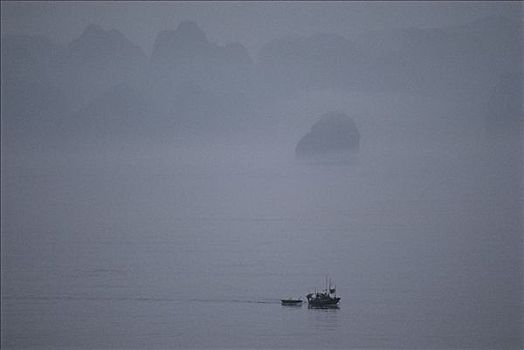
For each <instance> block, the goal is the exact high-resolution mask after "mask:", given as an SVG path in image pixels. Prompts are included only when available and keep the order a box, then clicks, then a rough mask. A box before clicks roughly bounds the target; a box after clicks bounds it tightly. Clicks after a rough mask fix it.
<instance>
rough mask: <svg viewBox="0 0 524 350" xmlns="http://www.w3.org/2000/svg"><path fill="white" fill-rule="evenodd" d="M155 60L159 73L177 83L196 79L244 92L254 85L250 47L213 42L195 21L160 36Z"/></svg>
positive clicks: (215, 87)
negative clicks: (248, 49) (252, 81)
mask: <svg viewBox="0 0 524 350" xmlns="http://www.w3.org/2000/svg"><path fill="white" fill-rule="evenodd" d="M151 62H152V63H153V66H154V67H155V71H156V73H157V75H159V76H161V77H167V78H169V79H170V81H171V82H173V81H174V82H175V85H176V84H178V83H182V82H185V81H193V82H195V83H196V84H198V85H201V86H205V87H206V88H207V89H210V90H213V91H223V92H244V93H245V92H246V90H247V89H249V88H250V83H251V74H252V73H251V70H252V62H251V58H250V57H249V54H248V52H247V50H246V48H245V47H244V46H242V45H241V44H229V45H225V46H221V45H217V44H215V43H212V42H210V41H209V40H208V39H207V37H206V35H205V33H204V32H203V31H202V29H200V27H199V26H198V25H197V24H196V23H194V22H191V21H184V22H182V23H181V24H180V25H179V26H178V28H177V29H176V30H167V31H164V32H162V33H160V34H159V35H158V36H157V38H156V40H155V44H154V46H153V53H152V56H151Z"/></svg>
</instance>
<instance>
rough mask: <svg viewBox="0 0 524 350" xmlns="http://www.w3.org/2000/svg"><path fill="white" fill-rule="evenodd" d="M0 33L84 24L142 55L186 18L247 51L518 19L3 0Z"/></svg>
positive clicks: (423, 5)
mask: <svg viewBox="0 0 524 350" xmlns="http://www.w3.org/2000/svg"><path fill="white" fill-rule="evenodd" d="M1 6H2V33H3V34H5V33H26V34H41V35H45V36H47V37H49V38H51V39H53V40H55V41H57V42H59V43H68V42H69V41H71V40H72V39H74V38H75V37H77V36H79V35H80V33H81V32H82V31H83V29H84V28H85V26H86V25H88V24H90V23H94V24H99V25H101V26H102V27H103V28H105V29H112V28H115V29H118V30H120V31H122V32H123V33H124V34H125V35H126V36H127V37H128V38H129V39H131V40H132V41H133V42H135V43H136V44H138V45H140V46H141V47H142V48H143V49H144V50H145V51H146V53H148V54H149V53H150V51H151V47H152V44H153V42H154V38H155V37H156V35H157V34H158V32H159V31H161V30H165V29H173V28H175V27H176V26H177V25H178V24H179V23H180V22H181V21H182V20H194V21H197V22H198V24H199V25H200V26H201V27H202V28H203V29H204V30H205V31H206V33H207V34H208V36H209V38H210V39H212V40H214V41H218V42H220V43H227V42H232V41H240V42H241V43H243V44H244V45H245V46H246V47H247V48H248V49H249V50H250V51H251V52H253V51H255V50H257V49H259V48H260V46H261V45H263V44H264V43H265V42H267V41H268V40H270V39H274V38H277V37H281V36H283V35H290V34H311V33H316V32H334V33H339V34H342V35H345V36H348V37H351V36H352V35H356V34H358V33H359V32H362V31H366V30H370V29H371V30H372V29H381V28H388V27H410V26H414V27H438V26H445V25H456V24H461V23H465V22H469V21H472V20H475V19H478V18H481V17H485V16H489V15H502V16H507V17H512V18H522V17H523V16H522V6H521V3H520V2H512V3H509V2H506V3H503V2H460V3H457V2H322V3H320V2H205V1H204V2H154V1H149V2H145V1H144V2H116V1H115V2H95V1H85V2H81V1H75V2H66V1H63V2H62V1H60V2H40V1H37V2H5V1H2V5H1Z"/></svg>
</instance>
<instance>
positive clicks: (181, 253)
mask: <svg viewBox="0 0 524 350" xmlns="http://www.w3.org/2000/svg"><path fill="white" fill-rule="evenodd" d="M363 157H364V159H362V158H361V159H360V160H359V161H357V162H355V163H352V164H345V163H331V164H318V163H317V164H311V163H309V164H308V163H298V162H296V161H294V160H293V159H292V158H290V157H287V156H283V157H281V159H279V160H278V161H277V160H275V161H273V162H265V161H264V160H260V161H259V160H256V159H245V158H244V159H239V160H235V159H234V157H231V158H229V159H225V160H224V159H218V160H217V159H215V160H210V159H211V158H210V157H207V156H202V157H200V158H199V157H195V156H190V157H186V158H184V159H180V158H179V159H174V161H173V164H170V162H157V163H155V164H153V165H151V164H141V163H140V162H129V161H122V162H120V163H118V162H116V163H107V164H102V165H100V164H98V163H97V165H95V163H86V164H80V165H71V164H63V163H60V164H58V165H56V164H45V163H44V162H41V163H39V164H38V165H33V166H31V165H24V166H17V167H12V168H9V170H10V171H6V172H5V173H4V174H3V181H2V186H3V192H2V199H3V203H2V211H3V215H2V220H3V222H2V259H3V260H2V347H6V348H19V347H42V348H44V347H45V348H59V347H64V348H146V347H147V348H188V347H194V348H216V347H219V348H233V347H246V348H253V347H257V348H258V347H262V348H277V347H279V348H282V347H285V348H512V347H513V348H518V347H519V341H520V339H519V337H520V333H521V329H520V327H521V323H520V322H521V303H522V299H521V298H522V295H521V281H522V280H521V274H522V269H521V257H520V254H521V246H520V244H521V238H520V231H519V230H520V221H519V220H520V213H519V212H518V208H519V202H518V201H517V202H516V201H515V200H514V199H513V198H514V197H512V196H510V195H509V194H510V193H511V190H512V188H511V186H509V185H505V184H504V181H497V180H493V179H494V176H493V174H494V173H493V172H491V170H490V169H491V168H490V167H489V165H486V164H485V163H483V162H482V161H481V160H475V159H474V160H470V161H469V162H470V163H468V164H464V159H455V158H448V159H447V160H445V161H443V160H442V159H440V158H437V157H435V158H431V157H426V156H425V157H420V159H418V158H416V159H415V162H414V163H413V162H412V163H411V164H415V165H412V166H411V167H410V168H405V167H404V166H403V165H402V162H401V161H398V160H396V161H394V162H393V161H389V162H388V161H386V160H384V159H382V160H380V161H375V162H373V161H371V159H372V158H369V159H367V160H366V159H365V156H363ZM175 158H176V157H175ZM479 159H480V158H479ZM412 160H413V159H412ZM11 169H13V170H12V171H11ZM466 169H467V170H466ZM481 174H482V175H481ZM508 186H509V187H508ZM325 275H329V276H331V277H332V278H334V280H335V282H336V284H337V291H338V294H339V295H340V296H341V297H342V301H341V303H340V308H339V309H336V310H310V309H308V308H307V306H306V305H304V306H302V307H284V306H281V305H280V304H279V299H280V298H282V297H289V296H304V295H305V294H306V293H307V292H309V291H312V290H313V289H314V288H315V287H322V286H323V281H324V276H325Z"/></svg>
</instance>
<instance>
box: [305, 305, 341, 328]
mask: <svg viewBox="0 0 524 350" xmlns="http://www.w3.org/2000/svg"><path fill="white" fill-rule="evenodd" d="M307 311H308V312H307V313H308V326H309V327H310V328H312V329H316V330H318V331H334V330H337V329H338V328H339V319H338V315H339V312H340V308H339V306H338V305H335V306H330V307H326V306H323V307H314V306H311V305H309V306H308V310H307Z"/></svg>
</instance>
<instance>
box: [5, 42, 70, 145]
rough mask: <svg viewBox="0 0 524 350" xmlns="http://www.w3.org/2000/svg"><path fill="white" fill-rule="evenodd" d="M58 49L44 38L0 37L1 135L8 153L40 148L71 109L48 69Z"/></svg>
mask: <svg viewBox="0 0 524 350" xmlns="http://www.w3.org/2000/svg"><path fill="white" fill-rule="evenodd" d="M61 49H62V48H61V47H60V46H59V45H56V44H55V43H52V42H51V41H49V40H48V39H46V38H44V37H39V36H27V35H7V36H4V37H2V61H1V64H2V66H1V72H2V74H1V76H2V103H1V107H2V127H3V133H2V135H3V139H4V142H5V143H4V146H6V149H8V150H10V152H13V151H15V150H27V149H37V148H38V147H41V145H42V144H43V143H44V142H43V141H44V140H45V139H46V138H47V137H48V136H47V135H48V134H49V132H51V131H53V130H54V129H55V128H56V125H57V123H59V121H60V120H61V118H62V117H63V116H64V115H65V114H67V113H68V112H69V111H70V110H71V104H70V103H69V100H68V99H67V98H66V96H65V94H64V93H63V89H61V87H60V86H59V85H58V84H57V82H56V81H54V80H53V74H52V73H53V72H52V71H51V70H50V69H49V65H50V62H51V60H52V59H53V57H54V56H55V55H56V54H57V53H58V52H60V50H61Z"/></svg>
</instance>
